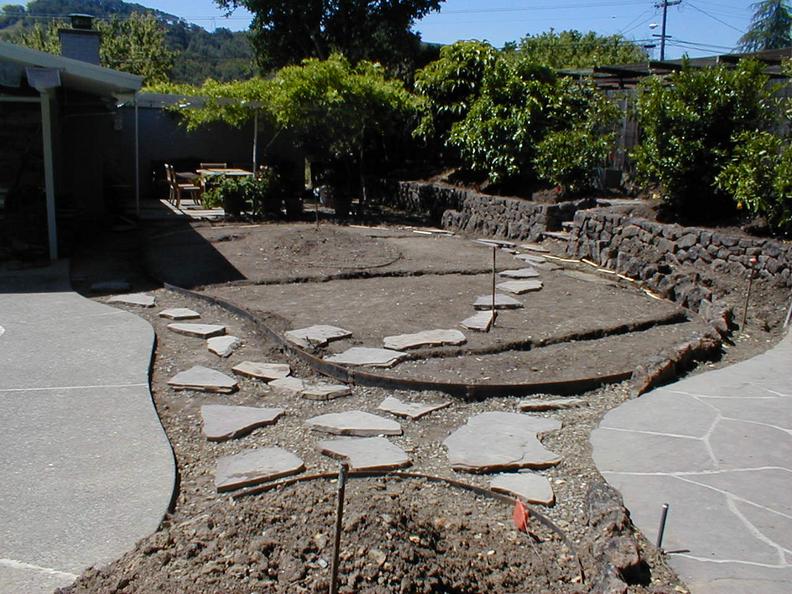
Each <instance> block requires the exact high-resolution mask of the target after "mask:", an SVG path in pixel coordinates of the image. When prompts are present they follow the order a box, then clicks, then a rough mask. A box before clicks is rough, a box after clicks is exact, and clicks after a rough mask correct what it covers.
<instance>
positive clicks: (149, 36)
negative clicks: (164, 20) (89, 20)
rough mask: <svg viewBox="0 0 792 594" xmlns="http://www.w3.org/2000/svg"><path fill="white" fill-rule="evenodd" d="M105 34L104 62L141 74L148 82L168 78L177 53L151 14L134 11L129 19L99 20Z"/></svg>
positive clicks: (101, 30) (109, 65) (100, 28)
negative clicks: (169, 46) (171, 47)
mask: <svg viewBox="0 0 792 594" xmlns="http://www.w3.org/2000/svg"><path fill="white" fill-rule="evenodd" d="M96 29H97V31H99V32H100V33H101V34H102V42H101V45H100V47H99V58H100V61H101V63H102V65H104V66H107V67H108V68H114V69H116V70H122V71H124V72H131V73H132V74H138V75H140V76H142V77H143V78H144V80H145V82H146V83H156V82H162V81H166V80H168V77H169V75H170V71H171V69H172V68H173V59H174V55H175V54H174V52H173V51H171V50H170V49H168V47H167V44H166V43H165V28H164V27H163V26H162V24H161V23H160V22H159V20H158V19H157V17H155V16H154V15H153V14H151V13H139V12H133V13H132V14H131V15H129V17H128V18H125V19H118V18H111V19H110V20H109V21H98V22H97V24H96Z"/></svg>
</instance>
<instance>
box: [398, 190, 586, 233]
mask: <svg viewBox="0 0 792 594" xmlns="http://www.w3.org/2000/svg"><path fill="white" fill-rule="evenodd" d="M392 203H394V206H396V207H398V208H401V209H403V210H406V211H408V212H415V213H421V214H429V215H430V217H431V218H432V220H433V221H434V222H435V224H440V225H442V226H443V227H444V228H446V229H452V230H455V231H462V232H467V233H475V234H479V235H485V236H495V237H505V238H507V239H517V240H529V241H535V240H537V239H539V238H540V237H541V234H542V233H543V232H544V231H553V230H558V229H561V223H562V222H564V221H570V220H572V217H573V216H574V214H575V212H577V211H578V210H579V209H581V208H590V207H591V206H593V205H594V201H593V200H591V199H583V200H575V201H569V202H561V203H558V204H544V203H538V202H532V201H530V200H524V199H521V198H512V197H506V196H490V195H487V194H480V193H478V192H476V191H474V190H468V189H465V188H458V187H456V186H450V185H447V184H439V183H424V182H412V181H411V182H399V184H398V190H397V192H396V197H395V199H393V200H392Z"/></svg>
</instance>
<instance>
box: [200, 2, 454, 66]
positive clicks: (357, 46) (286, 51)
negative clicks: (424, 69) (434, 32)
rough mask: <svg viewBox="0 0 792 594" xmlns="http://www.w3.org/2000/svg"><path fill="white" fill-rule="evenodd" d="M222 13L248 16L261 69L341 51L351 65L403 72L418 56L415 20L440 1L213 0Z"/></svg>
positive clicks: (321, 57) (295, 62)
mask: <svg viewBox="0 0 792 594" xmlns="http://www.w3.org/2000/svg"><path fill="white" fill-rule="evenodd" d="M215 1H216V2H217V4H218V5H219V6H221V7H223V8H226V9H228V10H233V9H234V8H236V7H238V6H243V7H245V8H246V9H248V10H249V11H250V12H252V13H253V23H252V25H251V31H252V33H253V44H254V46H255V48H256V50H257V54H258V60H259V64H260V65H261V67H262V68H263V69H265V70H271V69H274V68H279V67H282V66H286V65H289V64H299V63H300V61H301V60H303V59H304V58H318V59H326V58H328V57H329V56H330V54H331V53H333V52H340V53H343V54H344V55H345V56H347V58H348V59H349V60H351V61H352V63H353V64H354V63H357V62H358V61H359V60H363V59H365V60H372V61H377V62H380V63H382V64H385V65H386V66H388V67H389V68H391V69H392V70H399V69H402V70H403V69H405V68H406V69H409V68H410V65H411V64H412V63H413V62H414V61H415V59H416V56H417V55H418V54H419V52H420V46H419V41H420V38H419V36H418V35H417V34H416V33H415V32H413V31H412V26H413V24H414V23H415V21H416V20H418V19H420V18H421V17H423V16H425V15H426V14H428V13H429V12H431V11H434V10H437V9H439V7H440V4H441V3H442V1H443V0H389V1H387V2H370V1H369V0H345V1H343V2H338V1H337V0H303V1H301V2H294V1H289V0H215Z"/></svg>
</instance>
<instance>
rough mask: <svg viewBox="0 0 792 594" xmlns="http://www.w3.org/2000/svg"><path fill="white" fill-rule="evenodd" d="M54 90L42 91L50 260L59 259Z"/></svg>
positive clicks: (45, 187)
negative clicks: (53, 118)
mask: <svg viewBox="0 0 792 594" xmlns="http://www.w3.org/2000/svg"><path fill="white" fill-rule="evenodd" d="M51 98H52V91H51V90H49V89H45V90H43V91H41V140H42V142H43V143H44V190H45V192H46V195H47V230H48V236H49V256H50V260H57V259H58V226H57V220H56V216H55V215H56V211H55V167H54V165H53V158H52V110H51V109H50V100H51Z"/></svg>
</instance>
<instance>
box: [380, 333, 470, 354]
mask: <svg viewBox="0 0 792 594" xmlns="http://www.w3.org/2000/svg"><path fill="white" fill-rule="evenodd" d="M382 342H383V346H384V347H385V348H386V349H392V350H394V351H404V350H406V349H415V348H418V347H423V346H444V345H452V346H456V345H460V344H465V343H466V342H467V339H466V338H465V335H464V334H462V333H461V332H460V331H459V330H453V329H451V330H424V331H422V332H415V333H413V334H399V335H397V336H386V337H385V339H384V340H383V341H382Z"/></svg>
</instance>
